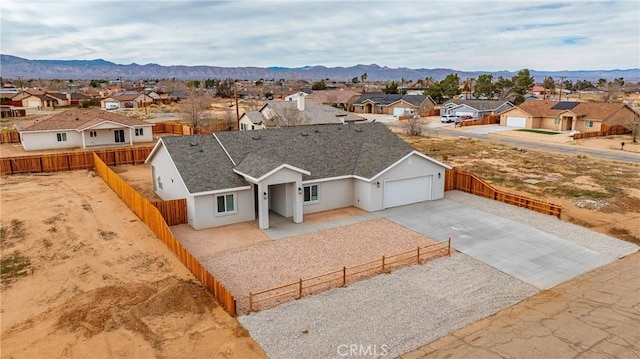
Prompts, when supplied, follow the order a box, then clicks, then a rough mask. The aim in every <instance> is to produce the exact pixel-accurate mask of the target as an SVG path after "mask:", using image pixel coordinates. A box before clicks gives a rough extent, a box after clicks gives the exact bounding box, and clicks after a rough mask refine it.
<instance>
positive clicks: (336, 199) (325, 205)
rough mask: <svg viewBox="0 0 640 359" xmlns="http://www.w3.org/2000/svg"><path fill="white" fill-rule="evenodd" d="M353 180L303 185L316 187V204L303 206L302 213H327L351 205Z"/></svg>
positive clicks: (304, 184) (346, 179) (309, 182)
mask: <svg viewBox="0 0 640 359" xmlns="http://www.w3.org/2000/svg"><path fill="white" fill-rule="evenodd" d="M353 181H354V179H353V178H345V179H339V180H335V181H326V182H313V181H308V182H305V183H303V186H310V185H314V184H317V185H318V202H316V203H309V204H303V207H302V209H303V212H304V213H314V212H320V211H327V210H330V209H336V208H343V207H350V206H352V205H353V195H352V193H353Z"/></svg>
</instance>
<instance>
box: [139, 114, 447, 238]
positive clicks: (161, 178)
mask: <svg viewBox="0 0 640 359" xmlns="http://www.w3.org/2000/svg"><path fill="white" fill-rule="evenodd" d="M146 163H148V164H150V165H151V177H152V178H153V190H154V192H155V193H156V194H157V195H158V196H159V197H160V198H162V199H164V200H171V199H177V198H186V200H187V217H188V223H189V225H190V226H191V227H193V228H194V229H203V228H209V227H216V226H223V225H227V224H232V223H239V222H245V221H253V220H255V219H256V217H257V218H258V224H259V227H260V228H262V229H266V228H269V215H270V212H272V215H274V214H275V215H280V216H283V217H285V218H290V219H291V220H292V222H294V223H301V222H303V221H304V215H305V214H309V213H314V212H319V211H326V210H330V209H336V208H342V207H350V206H354V207H358V208H361V209H363V210H365V211H378V210H382V209H385V208H391V207H396V206H402V205H406V204H410V203H416V202H422V201H428V200H437V199H441V198H443V196H444V180H445V170H446V169H448V168H450V167H449V166H447V165H446V164H443V163H441V162H438V161H436V160H434V159H433V158H430V157H428V156H426V155H424V154H422V153H420V152H418V151H415V150H413V148H411V146H409V145H408V144H407V143H406V142H404V141H403V140H402V139H400V138H399V137H398V136H397V135H395V134H394V133H393V132H391V131H390V130H389V129H388V128H387V127H386V126H384V125H383V124H379V123H372V124H362V125H358V126H344V125H337V124H336V125H315V126H295V127H286V128H275V129H266V130H264V131H260V132H259V133H255V132H241V131H227V132H216V133H214V134H213V135H195V136H178V137H163V138H160V139H159V140H158V143H157V144H156V146H155V147H154V149H153V150H152V152H151V154H150V155H149V157H148V158H147V160H146Z"/></svg>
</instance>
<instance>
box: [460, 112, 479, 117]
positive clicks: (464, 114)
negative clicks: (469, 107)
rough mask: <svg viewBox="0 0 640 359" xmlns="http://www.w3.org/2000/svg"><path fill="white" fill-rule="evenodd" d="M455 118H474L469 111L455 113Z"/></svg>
mask: <svg viewBox="0 0 640 359" xmlns="http://www.w3.org/2000/svg"><path fill="white" fill-rule="evenodd" d="M456 116H458V117H462V116H471V117H475V116H474V115H473V112H471V111H456Z"/></svg>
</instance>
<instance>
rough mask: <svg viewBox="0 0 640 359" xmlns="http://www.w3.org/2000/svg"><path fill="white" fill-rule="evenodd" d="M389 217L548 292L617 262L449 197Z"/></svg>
mask: <svg viewBox="0 0 640 359" xmlns="http://www.w3.org/2000/svg"><path fill="white" fill-rule="evenodd" d="M384 213H386V214H385V215H384V216H385V217H387V219H389V220H391V221H393V222H395V223H397V224H400V225H402V226H405V227H407V228H409V229H411V230H414V231H416V232H419V233H421V234H423V235H425V236H427V237H430V238H434V239H435V240H442V239H446V238H447V237H451V239H452V241H451V244H452V246H453V247H454V248H455V249H457V250H459V251H460V252H462V253H465V254H467V255H469V256H471V257H474V258H476V259H478V260H480V261H482V262H484V263H486V264H488V265H490V266H492V267H494V268H496V269H498V270H500V271H502V272H504V273H506V274H509V275H511V276H513V277H515V278H518V279H520V280H522V281H524V282H526V283H529V284H531V285H533V286H535V287H537V288H540V289H549V288H552V287H554V286H556V285H558V284H560V283H562V282H565V281H567V280H569V279H572V278H575V277H577V276H579V275H581V274H583V273H586V272H588V271H590V270H592V269H594V268H597V267H600V266H603V265H605V264H608V263H611V262H613V261H614V260H615V259H616V258H614V257H613V256H610V255H605V254H602V253H599V252H596V251H594V250H591V249H587V248H585V247H582V246H580V245H577V244H575V243H571V242H569V241H566V240H564V239H562V238H559V237H557V236H554V235H552V234H549V233H547V232H544V231H541V230H539V229H537V228H534V227H531V226H528V225H525V224H522V223H518V222H516V221H513V220H510V219H506V218H503V217H500V216H496V215H493V214H490V213H486V212H482V211H479V210H476V209H473V208H470V207H466V206H464V205H462V204H459V203H456V202H452V201H449V200H446V199H443V200H439V201H430V202H423V203H418V204H415V205H410V206H404V207H402V208H401V207H399V208H398V209H394V210H389V211H384Z"/></svg>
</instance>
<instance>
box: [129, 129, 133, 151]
mask: <svg viewBox="0 0 640 359" xmlns="http://www.w3.org/2000/svg"><path fill="white" fill-rule="evenodd" d="M129 146H133V127H129Z"/></svg>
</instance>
